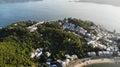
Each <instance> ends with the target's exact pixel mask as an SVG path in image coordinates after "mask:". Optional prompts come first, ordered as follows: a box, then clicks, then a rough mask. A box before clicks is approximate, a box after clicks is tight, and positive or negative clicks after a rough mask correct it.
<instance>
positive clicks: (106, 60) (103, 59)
mask: <svg viewBox="0 0 120 67" xmlns="http://www.w3.org/2000/svg"><path fill="white" fill-rule="evenodd" d="M97 63H114V60H113V59H108V58H102V59H92V60H87V61H85V62H81V63H79V64H77V65H75V66H74V67H83V66H86V65H90V64H97Z"/></svg>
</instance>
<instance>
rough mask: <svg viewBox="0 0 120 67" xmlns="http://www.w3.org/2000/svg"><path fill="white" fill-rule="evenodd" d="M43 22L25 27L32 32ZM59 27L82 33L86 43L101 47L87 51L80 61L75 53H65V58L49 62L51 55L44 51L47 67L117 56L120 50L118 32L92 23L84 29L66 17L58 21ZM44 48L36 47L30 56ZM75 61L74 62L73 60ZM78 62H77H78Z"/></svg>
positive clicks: (38, 53)
mask: <svg viewBox="0 0 120 67" xmlns="http://www.w3.org/2000/svg"><path fill="white" fill-rule="evenodd" d="M43 23H44V22H38V23H37V24H34V25H32V26H29V27H27V29H29V30H30V32H34V31H35V30H37V25H39V24H43ZM59 24H60V25H61V27H62V28H63V29H64V30H67V31H69V32H72V33H73V34H75V35H78V36H79V35H83V36H85V38H84V39H85V40H86V41H87V44H88V45H90V46H92V47H93V48H99V49H101V50H100V51H97V52H96V51H92V52H88V58H84V59H82V61H78V59H79V58H78V57H77V55H76V54H74V55H69V54H66V55H65V57H66V59H64V60H60V59H58V60H56V61H54V62H51V60H52V59H51V58H49V56H50V55H51V53H50V52H45V54H46V56H47V57H48V59H47V61H46V64H48V65H49V67H71V66H70V65H72V66H73V63H71V62H73V61H74V63H77V62H79V63H81V62H85V61H87V60H90V59H91V58H92V59H96V58H97V59H99V58H112V57H113V56H115V57H119V56H120V52H119V49H118V46H117V44H118V43H117V40H118V39H120V34H119V33H116V32H114V33H112V32H109V31H107V30H106V29H104V28H102V27H101V26H99V25H94V26H92V27H91V30H90V31H89V32H88V30H86V29H84V28H83V27H82V26H79V25H77V24H75V23H72V22H69V20H68V19H64V20H63V21H61V22H59ZM43 49H44V48H41V47H40V48H37V49H35V50H34V51H33V52H32V53H31V58H34V57H35V56H36V57H38V58H39V57H40V56H41V55H42V53H43V52H42V50H43ZM75 61H76V62H75ZM79 63H78V64H79ZM117 63H120V61H117Z"/></svg>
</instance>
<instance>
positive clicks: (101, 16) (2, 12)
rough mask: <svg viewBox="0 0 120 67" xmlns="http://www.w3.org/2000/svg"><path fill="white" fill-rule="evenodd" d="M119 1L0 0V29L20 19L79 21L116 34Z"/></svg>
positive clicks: (118, 27) (119, 17) (119, 22)
mask: <svg viewBox="0 0 120 67" xmlns="http://www.w3.org/2000/svg"><path fill="white" fill-rule="evenodd" d="M119 3H120V1H119V0H80V1H79V0H0V27H4V26H6V25H9V24H11V23H13V22H17V21H24V20H37V21H43V20H45V21H49V20H57V19H63V18H65V17H74V18H81V19H83V20H90V21H93V22H95V23H96V24H100V25H102V26H103V27H105V28H106V29H108V30H113V29H116V30H117V31H118V32H120V26H119V25H120V6H119V5H118V4H119Z"/></svg>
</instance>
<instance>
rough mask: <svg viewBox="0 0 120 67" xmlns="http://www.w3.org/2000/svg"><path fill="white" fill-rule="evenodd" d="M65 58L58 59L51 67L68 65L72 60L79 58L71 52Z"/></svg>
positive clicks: (65, 66)
mask: <svg viewBox="0 0 120 67" xmlns="http://www.w3.org/2000/svg"><path fill="white" fill-rule="evenodd" d="M65 58H66V59H62V60H60V59H58V60H57V61H56V63H54V64H53V62H52V64H51V65H50V67H67V66H68V65H69V63H70V62H71V61H73V60H76V59H78V57H77V55H75V54H74V55H71V56H70V55H69V54H66V55H65ZM58 64H59V65H58Z"/></svg>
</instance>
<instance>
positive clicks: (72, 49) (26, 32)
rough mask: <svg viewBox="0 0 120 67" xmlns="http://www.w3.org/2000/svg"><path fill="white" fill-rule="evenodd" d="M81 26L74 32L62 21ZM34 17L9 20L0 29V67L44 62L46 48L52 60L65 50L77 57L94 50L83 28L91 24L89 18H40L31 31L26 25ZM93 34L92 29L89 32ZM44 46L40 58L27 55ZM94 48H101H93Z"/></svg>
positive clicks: (61, 56) (87, 27)
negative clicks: (24, 19)
mask: <svg viewBox="0 0 120 67" xmlns="http://www.w3.org/2000/svg"><path fill="white" fill-rule="evenodd" d="M67 21H69V22H70V23H75V24H76V25H79V26H81V27H82V28H83V29H81V30H83V31H81V32H77V31H73V30H69V29H68V28H66V27H65V22H67ZM36 23H37V22H34V21H22V22H17V23H13V24H11V25H9V26H7V27H5V28H2V29H0V67H38V66H41V65H43V66H46V67H47V65H46V64H45V62H46V60H47V57H46V56H45V54H44V52H46V51H49V52H50V53H51V56H50V57H49V58H52V59H53V61H55V60H57V59H61V58H64V55H65V54H70V55H73V54H76V55H77V56H78V57H79V58H82V57H86V56H87V52H88V51H95V50H96V48H92V47H91V46H89V45H88V44H87V41H86V40H85V37H86V34H84V29H85V30H86V31H85V32H90V31H88V30H92V29H91V26H95V24H93V23H92V22H89V21H83V20H80V19H71V18H69V19H68V20H65V19H64V20H59V21H50V22H44V23H42V24H38V25H36V27H37V28H36V29H35V30H34V31H30V30H31V29H29V27H30V26H32V25H34V24H36ZM93 34H94V35H96V34H97V33H96V32H93ZM40 47H41V48H44V50H43V54H42V55H41V57H40V58H38V57H35V58H30V56H31V52H33V51H34V50H35V49H37V48H40ZM97 49H98V50H101V49H99V48H97Z"/></svg>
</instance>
